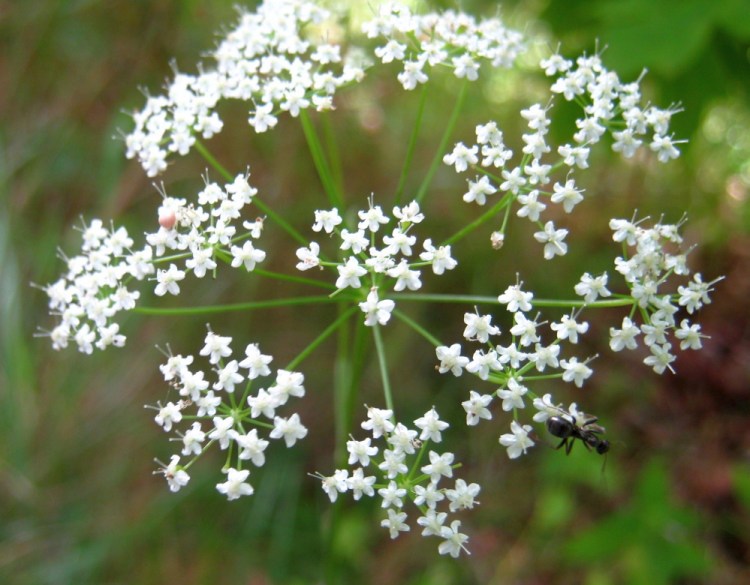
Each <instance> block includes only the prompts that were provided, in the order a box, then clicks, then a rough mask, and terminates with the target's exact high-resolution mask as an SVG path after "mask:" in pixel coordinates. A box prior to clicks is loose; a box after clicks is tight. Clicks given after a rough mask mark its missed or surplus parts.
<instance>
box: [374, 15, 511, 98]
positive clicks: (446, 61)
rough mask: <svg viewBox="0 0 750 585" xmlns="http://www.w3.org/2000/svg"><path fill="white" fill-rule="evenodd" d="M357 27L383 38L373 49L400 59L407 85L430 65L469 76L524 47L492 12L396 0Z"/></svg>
mask: <svg viewBox="0 0 750 585" xmlns="http://www.w3.org/2000/svg"><path fill="white" fill-rule="evenodd" d="M362 28H363V31H364V32H365V34H366V35H367V36H368V37H369V38H371V39H374V38H378V39H383V40H385V41H387V42H386V43H385V44H384V45H382V46H380V47H378V48H377V49H375V55H376V56H377V57H378V58H379V59H380V60H381V61H382V62H383V63H391V62H393V61H400V62H402V63H403V70H402V71H401V73H399V74H398V80H399V81H400V82H401V85H402V86H403V87H404V89H406V90H412V89H414V88H415V87H416V86H417V85H418V84H422V83H426V82H427V81H428V79H429V77H428V75H427V73H426V70H428V69H429V68H436V67H441V68H448V69H450V70H452V71H453V73H454V74H455V76H456V77H458V78H459V79H468V80H470V81H474V80H476V79H477V78H478V77H479V69H480V66H481V65H482V63H483V62H487V63H489V64H490V65H491V66H492V67H494V68H499V67H506V68H510V67H512V66H513V62H514V61H515V60H516V57H517V56H518V55H519V54H520V53H521V52H522V51H523V50H524V46H523V37H522V35H521V34H520V33H519V32H516V31H514V30H510V29H508V28H506V27H505V25H503V23H502V22H501V21H500V20H499V19H497V18H488V19H483V20H482V21H480V22H477V21H476V20H475V19H474V18H472V17H471V16H469V15H467V14H464V13H459V12H454V11H446V12H443V13H441V14H437V13H429V14H423V15H420V14H413V13H412V12H411V11H410V10H409V8H408V7H406V6H404V5H403V4H399V3H397V2H388V3H385V4H383V5H382V6H380V7H379V9H378V14H377V16H376V17H375V18H373V19H371V20H369V21H368V22H366V23H365V24H364V25H363V27H362Z"/></svg>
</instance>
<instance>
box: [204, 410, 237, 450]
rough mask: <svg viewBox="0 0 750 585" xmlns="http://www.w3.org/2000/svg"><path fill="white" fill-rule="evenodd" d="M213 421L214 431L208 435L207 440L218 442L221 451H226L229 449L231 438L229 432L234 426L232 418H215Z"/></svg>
mask: <svg viewBox="0 0 750 585" xmlns="http://www.w3.org/2000/svg"><path fill="white" fill-rule="evenodd" d="M213 421H214V430H213V431H211V432H210V433H209V434H208V438H209V439H211V440H212V441H217V440H218V441H219V446H220V447H221V448H222V449H226V448H227V447H229V440H230V439H231V438H232V437H231V435H230V434H229V431H231V430H232V427H233V426H234V418H233V417H231V416H227V417H225V418H222V417H220V416H215V417H214V418H213Z"/></svg>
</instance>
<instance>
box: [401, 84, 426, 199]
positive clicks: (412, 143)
mask: <svg viewBox="0 0 750 585" xmlns="http://www.w3.org/2000/svg"><path fill="white" fill-rule="evenodd" d="M426 103H427V86H426V85H423V86H422V93H421V95H420V98H419V107H418V109H417V118H416V120H415V121H414V127H413V128H412V131H411V136H410V137H409V146H408V147H407V148H406V157H404V165H403V167H401V177H399V180H398V187H396V196H395V198H394V204H395V205H399V204H400V203H401V197H402V195H403V194H404V186H405V185H406V177H407V175H408V174H409V168H410V167H411V161H412V158H414V150H415V149H416V146H417V136H418V135H419V129H420V128H421V126H422V117H423V115H424V106H425V104H426Z"/></svg>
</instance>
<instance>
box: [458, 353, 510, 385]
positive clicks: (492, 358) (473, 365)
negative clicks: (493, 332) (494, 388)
mask: <svg viewBox="0 0 750 585" xmlns="http://www.w3.org/2000/svg"><path fill="white" fill-rule="evenodd" d="M501 369H502V364H501V363H500V360H499V359H498V357H497V353H496V352H495V350H494V349H491V350H490V351H488V352H487V353H485V352H484V350H481V349H478V350H476V351H475V352H474V355H472V356H471V361H470V362H469V363H468V364H467V365H466V371H467V372H469V373H471V374H476V375H477V376H479V377H480V378H481V379H482V380H486V379H487V378H489V376H490V370H494V371H498V370H501Z"/></svg>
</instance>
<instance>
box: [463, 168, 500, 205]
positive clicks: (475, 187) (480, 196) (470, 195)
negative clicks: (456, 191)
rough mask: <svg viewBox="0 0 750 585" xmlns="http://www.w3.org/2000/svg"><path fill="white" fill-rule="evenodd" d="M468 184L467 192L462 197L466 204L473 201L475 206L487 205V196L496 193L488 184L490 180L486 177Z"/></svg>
mask: <svg viewBox="0 0 750 585" xmlns="http://www.w3.org/2000/svg"><path fill="white" fill-rule="evenodd" d="M468 183H469V190H468V191H467V192H466V193H465V194H464V196H463V200H464V201H466V203H471V202H472V201H474V202H476V203H477V205H484V204H485V203H487V195H492V194H493V193H497V189H496V188H495V187H494V186H493V185H492V183H490V179H489V177H487V176H486V175H485V176H483V177H481V178H480V179H479V180H478V181H468Z"/></svg>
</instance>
